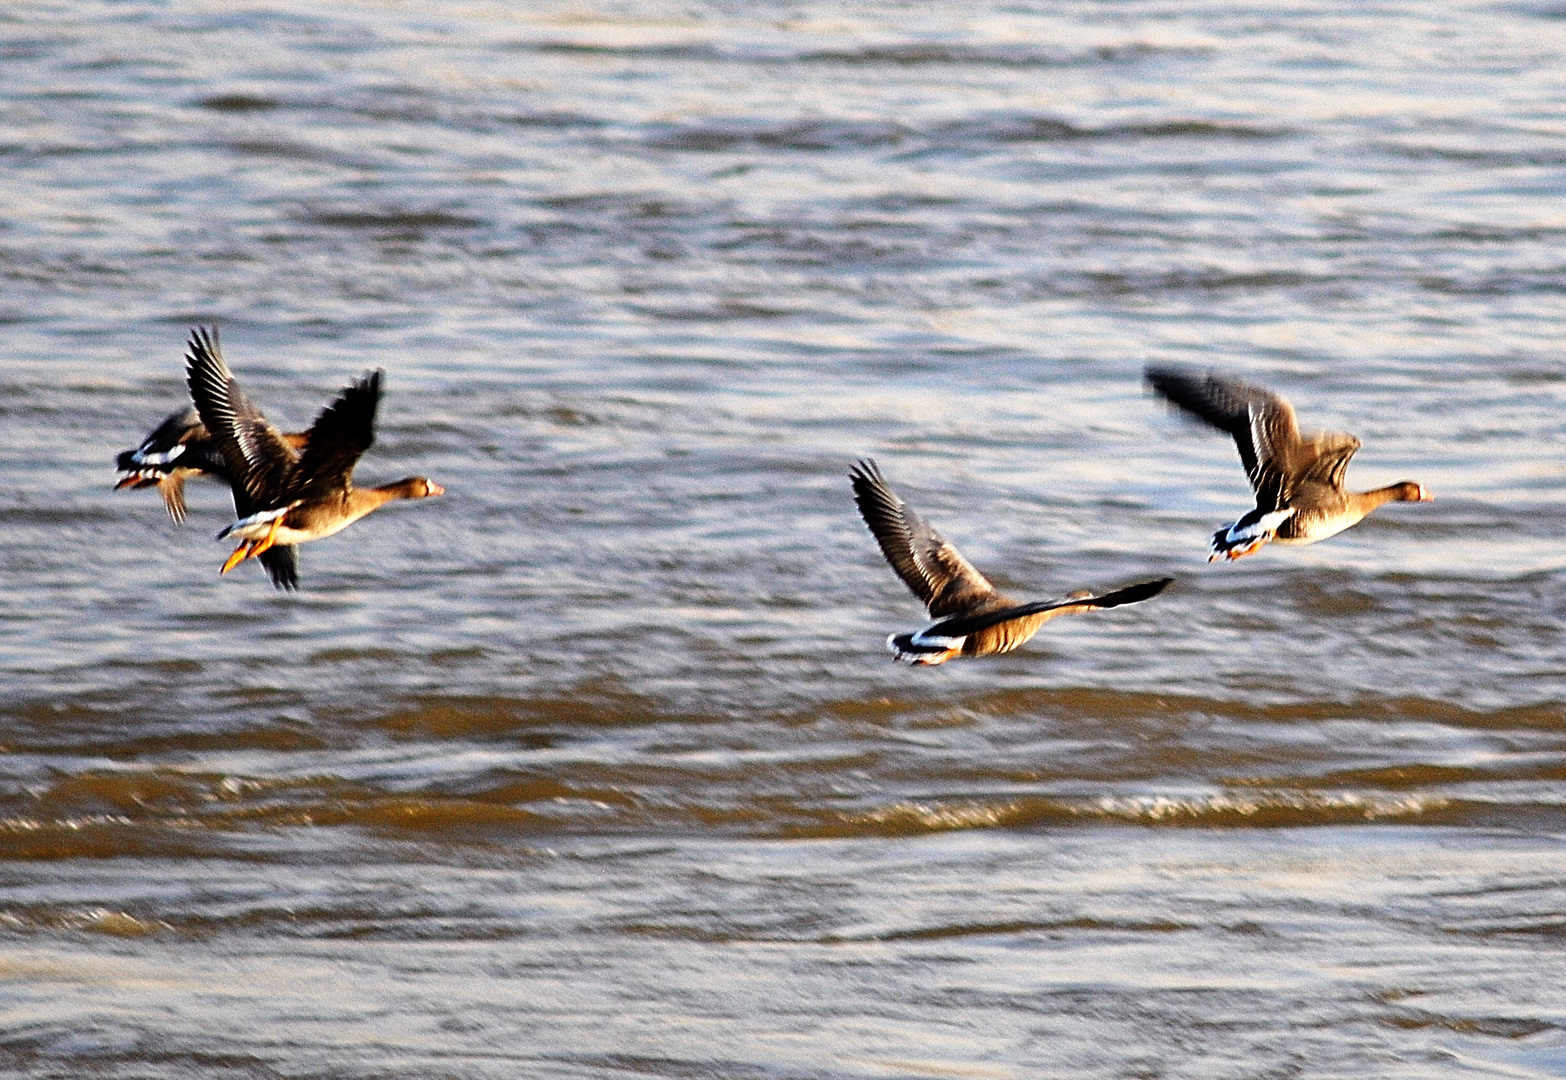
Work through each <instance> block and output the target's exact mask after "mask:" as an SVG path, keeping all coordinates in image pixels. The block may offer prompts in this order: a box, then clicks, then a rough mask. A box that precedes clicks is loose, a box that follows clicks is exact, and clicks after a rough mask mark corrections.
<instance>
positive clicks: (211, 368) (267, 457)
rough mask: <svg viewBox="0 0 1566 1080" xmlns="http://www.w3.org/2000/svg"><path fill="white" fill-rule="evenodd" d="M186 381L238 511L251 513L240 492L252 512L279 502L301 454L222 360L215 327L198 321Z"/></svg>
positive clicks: (186, 366) (187, 357) (187, 364)
mask: <svg viewBox="0 0 1566 1080" xmlns="http://www.w3.org/2000/svg"><path fill="white" fill-rule="evenodd" d="M185 382H186V384H187V385H188V386H189V387H190V399H191V401H193V402H194V403H195V406H196V412H197V413H199V414H200V416H201V422H202V423H203V424H205V425H206V428H207V431H208V432H209V433H210V434H211V436H212V439H213V441H214V442H215V443H216V444H217V448H218V450H219V451H220V452H221V454H222V456H223V461H224V462H225V463H226V464H227V466H228V474H229V483H230V484H231V485H232V486H233V489H234V505H235V508H236V510H239V516H240V517H244V516H246V513H247V511H246V510H241V509H239V507H240V502H241V494H243V498H244V501H245V503H246V504H247V506H249V507H250V510H249V511H248V512H254V510H256V509H263V510H265V509H271V508H273V507H275V506H277V505H279V504H278V502H277V499H278V497H279V496H280V495H281V493H282V491H283V488H284V484H285V481H286V480H287V478H288V474H289V472H290V470H291V469H292V468H293V465H294V461H295V459H296V458H297V457H298V455H297V454H296V453H295V452H294V449H293V447H292V446H290V445H289V443H288V440H287V439H285V438H284V437H283V435H282V434H281V433H280V432H278V430H277V429H276V428H275V427H273V426H272V425H271V424H270V423H268V422H267V419H266V417H265V416H263V415H261V410H260V409H258V408H256V407H255V405H253V404H252V403H251V401H250V399H249V398H247V397H246V396H245V392H244V391H243V390H241V389H240V388H239V383H238V382H237V381H236V380H235V378H234V373H233V372H231V371H229V369H228V365H227V364H226V363H224V362H223V352H222V349H221V348H220V347H219V345H218V335H217V328H216V327H213V328H212V329H211V330H207V329H206V328H205V327H200V326H198V327H196V328H195V329H194V330H192V331H191V334H190V350H189V352H187V353H186V356H185Z"/></svg>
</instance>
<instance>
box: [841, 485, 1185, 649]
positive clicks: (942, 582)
mask: <svg viewBox="0 0 1566 1080" xmlns="http://www.w3.org/2000/svg"><path fill="white" fill-rule="evenodd" d="M848 475H849V480H850V482H851V483H852V484H853V489H854V501H855V503H856V504H857V505H858V507H859V513H860V516H861V517H863V518H864V520H865V524H866V525H868V526H869V527H870V532H871V534H872V535H873V536H874V537H875V538H876V542H877V543H878V544H879V545H880V547H881V553H882V554H883V555H884V556H886V561H887V562H888V563H890V564H891V566H892V569H893V570H895V571H896V572H897V576H898V577H900V578H902V579H903V582H904V584H906V585H907V586H908V588H909V589H911V590H912V591H913V594H914V595H915V596H917V597H918V598H919V599H920V600H922V601H923V602H924V604H925V607H926V608H927V609H928V611H929V612H930V615H931V617H932V618H934V619H935V620H936V621H935V622H934V623H932V624H931V625H929V626H927V627H925V628H924V629H922V630H917V631H914V632H913V633H909V634H893V635H891V636H890V637H888V638H887V640H886V645H887V648H888V649H889V650H890V651H891V653H892V655H893V656H895V657H896V658H897V659H899V660H902V661H904V662H905V663H909V664H918V665H929V664H941V663H945V662H946V661H947V660H950V659H952V658H954V657H958V656H992V655H995V654H997V653H1006V652H1011V651H1012V650H1013V649H1015V648H1017V647H1018V646H1020V645H1022V644H1023V643H1024V642H1026V641H1027V640H1028V639H1029V638H1031V637H1032V636H1033V635H1034V634H1036V633H1038V631H1039V628H1040V627H1041V626H1043V625H1044V624H1045V623H1047V622H1048V621H1049V620H1051V619H1053V618H1055V617H1056V616H1058V615H1076V614H1080V613H1082V612H1087V611H1098V610H1101V609H1103V608H1110V607H1118V606H1120V605H1122V604H1134V603H1137V602H1138V601H1141V600H1147V599H1150V598H1152V597H1154V596H1157V595H1158V594H1159V593H1160V592H1162V591H1163V590H1164V588H1165V587H1166V586H1167V585H1168V584H1169V583H1170V581H1172V580H1173V579H1172V578H1159V579H1157V580H1154V581H1144V582H1140V583H1138V584H1136V585H1130V586H1127V587H1126V588H1123V589H1116V590H1114V591H1113V592H1108V593H1102V594H1098V595H1095V594H1093V593H1092V592H1089V591H1087V590H1082V591H1079V592H1074V593H1072V594H1070V595H1069V596H1067V597H1065V598H1063V599H1060V600H1037V601H1033V602H1031V603H1023V604H1019V603H1017V602H1016V601H1015V600H1012V599H1011V598H1010V597H1007V596H1005V595H1003V594H1002V593H1000V592H998V591H996V589H995V586H993V585H991V584H990V582H989V580H988V579H987V578H985V576H984V575H983V574H981V573H979V571H978V570H976V569H975V568H974V567H973V564H972V563H970V562H968V560H967V559H965V558H963V556H962V553H961V552H959V551H958V550H957V549H956V548H955V547H953V546H952V545H951V544H949V543H947V542H946V540H944V539H943V538H942V537H941V535H940V534H939V533H937V532H936V531H935V530H934V529H932V528H931V527H930V526H929V525H927V524H926V523H925V522H924V520H923V519H922V518H920V517H919V515H918V514H916V513H914V511H913V508H912V507H910V506H909V505H908V504H907V503H905V502H903V500H902V499H900V498H899V497H898V495H897V493H896V492H895V491H893V490H892V488H891V486H890V485H889V484H888V483H887V482H886V479H885V478H884V477H883V476H882V475H881V471H880V469H879V468H877V467H876V464H875V462H874V461H871V460H869V459H866V460H864V461H861V462H859V463H858V464H857V465H855V466H854V468H853V469H851V470H850V471H849V474H848Z"/></svg>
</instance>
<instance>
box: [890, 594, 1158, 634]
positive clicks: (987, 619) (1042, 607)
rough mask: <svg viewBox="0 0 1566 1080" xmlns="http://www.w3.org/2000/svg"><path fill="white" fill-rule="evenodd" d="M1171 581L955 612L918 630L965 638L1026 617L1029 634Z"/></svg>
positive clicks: (1146, 596) (1140, 597)
mask: <svg viewBox="0 0 1566 1080" xmlns="http://www.w3.org/2000/svg"><path fill="white" fill-rule="evenodd" d="M1173 580H1174V578H1157V579H1155V580H1153V581H1141V582H1138V583H1137V584H1135V585H1127V586H1126V587H1125V588H1123V589H1115V590H1114V591H1113V592H1107V593H1099V594H1094V593H1091V592H1087V591H1083V592H1077V593H1072V594H1071V595H1070V596H1068V597H1065V598H1064V599H1061V600H1035V601H1033V602H1031V603H1027V604H1013V605H1011V606H1009V607H1003V608H997V609H995V610H991V611H983V612H980V613H978V614H974V615H956V616H953V617H952V618H949V619H942V620H941V621H940V622H938V623H936V624H935V625H934V626H928V627H926V628H925V629H923V630H921V631H920V632H919V633H920V635H921V636H924V637H949V638H961V637H969V636H971V635H974V634H978V633H981V632H983V631H985V630H988V629H990V628H991V627H994V626H1000V625H1001V624H1003V623H1009V622H1014V621H1018V620H1022V619H1030V620H1031V625H1030V626H1029V628H1028V631H1027V633H1028V636H1029V637H1031V636H1032V635H1033V633H1034V632H1035V631H1037V629H1038V628H1039V627H1040V626H1042V625H1044V624H1045V623H1046V622H1048V621H1049V620H1050V619H1053V618H1054V617H1055V616H1057V615H1077V614H1081V613H1082V612H1085V611H1102V610H1103V609H1104V608H1112V607H1119V606H1121V605H1122V604H1136V603H1140V602H1141V601H1143V600H1151V599H1152V598H1153V597H1155V596H1157V595H1158V594H1159V593H1161V592H1163V591H1164V589H1166V588H1167V587H1168V586H1169V583H1170V582H1172V581H1173ZM1039 615H1043V616H1045V617H1044V618H1041V619H1040V618H1035V617H1036V616H1039ZM1024 640H1026V639H1024ZM1019 644H1020V642H1019Z"/></svg>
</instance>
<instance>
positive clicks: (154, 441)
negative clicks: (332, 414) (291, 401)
mask: <svg viewBox="0 0 1566 1080" xmlns="http://www.w3.org/2000/svg"><path fill="white" fill-rule="evenodd" d="M305 438H306V436H305V433H304V432H302V431H301V432H294V433H291V434H286V435H284V436H283V440H284V441H285V442H286V443H288V445H289V446H291V447H292V448H293V449H295V450H302V449H304V444H305ZM114 463H115V467H116V468H118V469H119V471H120V473H121V474H122V475H121V476H120V478H119V482H118V483H116V484H115V485H114V490H116V491H118V490H120V489H121V488H127V487H128V488H131V489H133V490H134V489H140V488H145V487H152V486H154V485H156V486H157V489H158V494H159V495H162V496H163V507H164V509H165V510H167V511H168V512H169V518H170V520H172V521H173V522H174V524H176V525H181V524H183V523H184V521H185V481H186V480H188V479H190V478H191V477H196V476H210V477H212V478H213V479H215V480H221V481H222V482H223V483H225V484H228V483H230V482H231V478H230V477H229V475H228V463H227V462H225V461H224V460H223V455H222V453H220V452H219V451H218V448H217V444H216V443H215V442H213V441H212V436H211V435H210V434H208V433H207V427H206V425H205V424H203V423H202V422H201V417H200V415H199V414H198V413H197V412H196V409H195V406H193V405H187V406H185V408H183V409H180V410H178V411H177V412H172V413H169V415H168V416H166V417H164V418H163V420H162V422H161V423H159V424H158V426H157V427H155V428H153V429H152V430H151V431H150V432H148V433H147V437H146V438H144V439H142V441H141V445H140V446H138V447H136V449H134V450H125V451H122V452H121V453H119V454H118V455H117V456H116V457H115V459H114Z"/></svg>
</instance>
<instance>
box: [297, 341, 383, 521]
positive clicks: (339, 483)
mask: <svg viewBox="0 0 1566 1080" xmlns="http://www.w3.org/2000/svg"><path fill="white" fill-rule="evenodd" d="M383 374H385V373H384V372H382V371H380V370H376V371H371V372H368V373H366V374H365V375H364V377H363V378H361V379H359V380H358V381H357V382H354V383H350V384H349V385H348V386H347V387H346V388H345V389H344V390H343V392H342V393H341V394H338V395H337V400H336V401H334V402H332V403H331V404H330V405H328V406H327V407H326V408H324V409H322V410H321V415H319V416H317V417H316V418H315V423H313V424H311V425H310V431H309V433H308V434H307V436H306V443H305V448H304V452H303V453H302V454H300V455H299V460H298V461H297V462H295V464H294V467H293V469H292V470H291V471H290V472H289V474H288V484H287V490H286V497H285V498H284V499H282V500H280V502H293V501H295V500H296V499H311V498H318V497H320V496H322V495H326V494H328V493H330V492H334V491H341V490H342V489H343V488H345V487H347V486H348V483H349V480H350V479H351V478H352V476H353V469H354V466H355V465H357V464H358V463H359V458H361V457H363V456H364V452H365V451H366V450H368V449H369V448H370V445H371V444H372V443H373V442H375V410H376V408H377V406H378V405H379V404H380V400H381V376H382V375H383Z"/></svg>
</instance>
